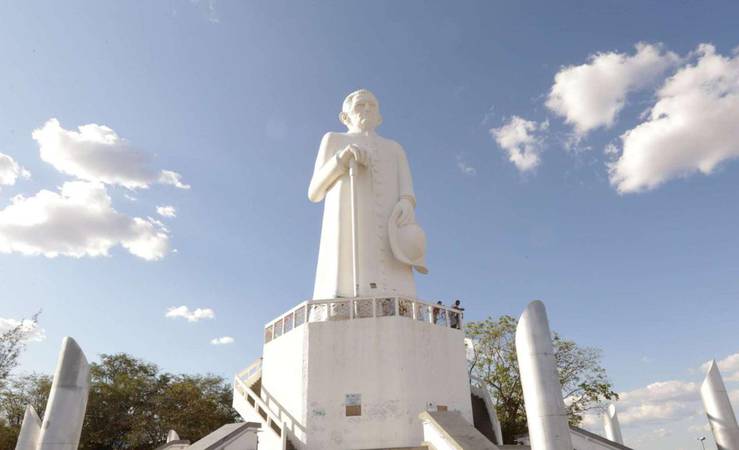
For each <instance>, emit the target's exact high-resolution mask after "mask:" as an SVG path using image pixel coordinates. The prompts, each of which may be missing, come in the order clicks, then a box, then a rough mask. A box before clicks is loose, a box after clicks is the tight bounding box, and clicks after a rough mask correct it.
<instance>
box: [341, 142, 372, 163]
mask: <svg viewBox="0 0 739 450" xmlns="http://www.w3.org/2000/svg"><path fill="white" fill-rule="evenodd" d="M352 159H356V160H357V163H359V164H361V165H363V166H366V165H368V164H369V153H368V152H367V150H365V149H363V148H361V147H358V146H356V145H354V144H351V145H347V146H346V147H344V149H343V150H341V151H339V160H340V161H341V164H343V165H344V167H349V161H350V160H352Z"/></svg>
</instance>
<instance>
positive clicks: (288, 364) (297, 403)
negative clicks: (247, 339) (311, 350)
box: [261, 325, 308, 442]
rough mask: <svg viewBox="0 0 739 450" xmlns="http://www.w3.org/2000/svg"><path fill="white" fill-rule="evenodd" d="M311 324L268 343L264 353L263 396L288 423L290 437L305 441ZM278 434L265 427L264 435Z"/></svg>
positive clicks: (280, 417) (271, 407) (281, 419)
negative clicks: (309, 328)
mask: <svg viewBox="0 0 739 450" xmlns="http://www.w3.org/2000/svg"><path fill="white" fill-rule="evenodd" d="M306 333H307V327H306V326H304V325H303V326H299V327H297V328H295V329H293V330H291V331H288V332H287V333H284V334H283V335H282V336H280V337H279V338H276V339H274V340H272V342H270V343H269V344H265V346H264V350H263V352H264V353H263V355H262V392H261V398H262V400H263V401H264V402H265V403H266V404H267V405H268V407H269V408H270V410H271V411H272V412H274V413H275V414H276V415H277V417H278V418H279V420H280V421H279V422H278V423H282V422H283V421H285V422H287V424H288V430H289V432H288V437H289V438H292V437H295V439H291V441H294V442H298V441H300V442H302V441H305V423H306V417H305V414H306V402H305V398H306V396H307V394H306V389H307V384H308V340H307V339H306V338H307V336H306ZM267 433H269V434H274V433H272V432H271V431H270V430H265V432H264V433H263V434H267Z"/></svg>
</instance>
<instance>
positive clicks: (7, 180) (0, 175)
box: [0, 153, 31, 186]
mask: <svg viewBox="0 0 739 450" xmlns="http://www.w3.org/2000/svg"><path fill="white" fill-rule="evenodd" d="M30 176H31V173H30V172H29V171H27V170H26V169H24V168H22V167H21V166H20V165H18V163H17V162H15V160H14V159H13V158H11V157H10V156H9V155H6V154H4V153H0V185H3V186H12V185H14V184H15V182H16V181H17V180H18V178H29V177H30Z"/></svg>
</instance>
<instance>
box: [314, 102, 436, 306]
mask: <svg viewBox="0 0 739 450" xmlns="http://www.w3.org/2000/svg"><path fill="white" fill-rule="evenodd" d="M339 119H340V120H341V122H342V123H343V124H344V125H346V127H347V128H348V131H347V132H346V133H334V132H330V133H326V135H325V136H324V137H323V140H322V141H321V147H320V149H319V150H318V157H317V158H316V165H315V169H314V171H313V178H312V179H311V182H310V187H309V188H308V198H309V199H310V200H311V201H312V202H320V201H321V200H325V204H324V211H323V227H322V231H321V246H320V250H319V253H318V267H317V269H316V284H315V288H314V291H313V298H314V299H331V298H337V297H356V296H383V295H387V296H395V295H404V296H410V297H415V295H416V287H415V283H414V281H413V268H415V269H416V270H417V271H419V272H421V273H427V269H426V263H425V260H424V255H425V246H426V238H425V234H424V233H423V230H421V228H420V227H419V226H418V225H417V224H416V223H415V207H416V196H415V194H414V193H413V180H412V178H411V171H410V168H409V167H408V161H407V159H406V156H405V152H404V151H403V147H401V146H400V144H398V143H397V142H395V141H392V140H390V139H385V138H383V137H381V136H379V135H378V134H377V133H375V128H376V127H377V126H379V125H380V123H381V122H382V117H381V116H380V110H379V103H378V102H377V98H375V96H374V95H373V94H372V93H371V92H369V91H367V90H364V89H361V90H358V91H355V92H352V93H351V94H349V95H348V96H347V97H346V99H345V100H344V104H343V107H342V111H341V114H339Z"/></svg>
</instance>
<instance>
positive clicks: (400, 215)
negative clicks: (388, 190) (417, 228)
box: [393, 198, 416, 226]
mask: <svg viewBox="0 0 739 450" xmlns="http://www.w3.org/2000/svg"><path fill="white" fill-rule="evenodd" d="M393 217H395V220H396V223H397V224H398V226H403V225H408V224H409V223H414V222H415V221H416V212H415V208H414V207H413V203H411V201H410V200H408V199H407V198H401V199H400V200H399V201H398V203H396V204H395V208H394V209H393Z"/></svg>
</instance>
